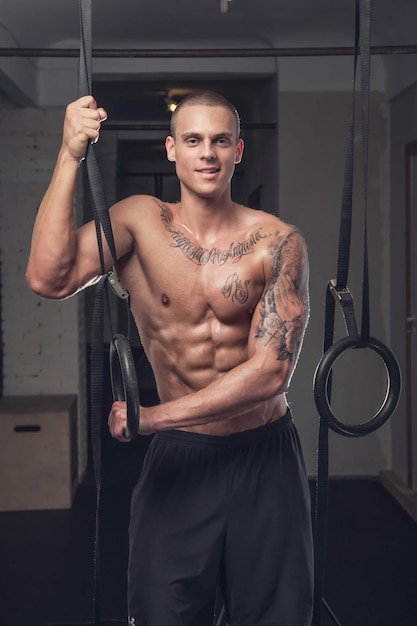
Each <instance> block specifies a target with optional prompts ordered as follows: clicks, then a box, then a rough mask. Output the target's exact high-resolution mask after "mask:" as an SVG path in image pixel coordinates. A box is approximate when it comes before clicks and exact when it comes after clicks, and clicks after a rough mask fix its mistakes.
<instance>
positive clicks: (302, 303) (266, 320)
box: [255, 230, 308, 361]
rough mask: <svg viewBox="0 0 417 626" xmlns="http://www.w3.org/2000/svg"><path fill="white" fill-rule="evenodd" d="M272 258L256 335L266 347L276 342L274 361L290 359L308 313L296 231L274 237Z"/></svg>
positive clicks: (300, 246) (297, 347) (301, 258)
mask: <svg viewBox="0 0 417 626" xmlns="http://www.w3.org/2000/svg"><path fill="white" fill-rule="evenodd" d="M271 252H272V254H274V260H273V265H272V270H271V276H270V278H269V280H268V284H267V286H266V289H265V292H264V294H263V296H262V299H261V302H260V305H261V308H260V313H261V320H260V322H259V324H258V328H257V332H256V335H255V337H256V338H258V339H263V338H264V339H265V344H264V345H265V346H267V345H269V344H270V343H271V342H274V343H275V344H276V349H277V360H278V361H286V360H288V359H292V358H293V357H294V356H295V355H296V354H297V353H298V349H299V346H300V343H301V340H302V336H303V332H304V326H305V323H306V320H307V315H308V294H307V286H306V272H305V271H304V264H303V248H302V243H301V240H300V235H299V233H298V231H296V230H295V231H292V232H291V233H290V234H289V235H288V236H286V237H285V238H279V237H277V243H276V244H274V245H273V246H272V247H271Z"/></svg>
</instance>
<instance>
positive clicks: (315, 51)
mask: <svg viewBox="0 0 417 626" xmlns="http://www.w3.org/2000/svg"><path fill="white" fill-rule="evenodd" d="M353 53H354V49H353V47H327V48H218V49H203V48H201V49H200V48H195V49H190V50H187V49H162V50H156V49H137V48H136V49H135V48H133V49H120V50H116V49H113V48H97V49H95V50H93V52H92V54H93V57H95V58H103V59H104V58H106V59H110V58H114V59H122V58H123V59H124V58H131V59H134V58H136V59H138V58H140V59H143V58H145V59H166V58H177V59H179V58H233V57H235V58H243V57H246V58H256V57H259V58H261V57H320V56H321V57H324V56H352V55H353ZM79 54H80V52H79V50H78V49H76V48H0V57H33V58H73V57H74V58H75V57H79ZM371 54H373V55H403V54H417V45H397V46H372V47H371Z"/></svg>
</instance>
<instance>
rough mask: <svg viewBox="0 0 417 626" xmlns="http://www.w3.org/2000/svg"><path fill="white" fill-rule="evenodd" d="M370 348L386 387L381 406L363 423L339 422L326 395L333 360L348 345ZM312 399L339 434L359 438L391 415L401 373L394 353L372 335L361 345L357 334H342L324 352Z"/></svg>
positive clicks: (315, 376) (322, 415)
mask: <svg viewBox="0 0 417 626" xmlns="http://www.w3.org/2000/svg"><path fill="white" fill-rule="evenodd" d="M355 347H356V348H359V347H361V348H371V350H374V351H375V352H376V353H377V354H379V356H380V357H381V359H382V360H383V361H384V364H385V367H386V370H387V377H388V386H387V392H386V396H385V399H384V402H383V403H382V405H381V407H380V408H379V410H378V411H377V413H376V414H375V415H374V416H373V417H372V418H371V419H370V420H368V421H367V422H364V423H362V424H344V423H343V422H341V421H340V420H339V419H337V417H336V416H335V414H334V413H333V410H332V408H331V406H330V402H329V396H328V381H329V375H330V371H331V369H332V367H333V365H334V363H335V361H336V359H337V358H338V357H339V356H340V355H341V354H342V353H343V352H345V351H346V350H348V349H349V348H355ZM313 386H314V400H315V403H316V407H317V410H318V412H319V414H320V416H321V417H324V419H325V420H326V421H327V423H328V425H329V427H330V428H331V429H332V430H333V431H334V432H336V433H338V434H339V435H344V436H346V437H361V436H363V435H367V434H369V433H372V432H374V431H375V430H377V429H378V428H380V427H381V426H382V425H383V424H385V422H386V421H387V420H388V419H389V418H390V417H391V415H392V414H393V412H394V410H395V408H396V406H397V404H398V400H399V397H400V393H401V372H400V368H399V365H398V361H397V359H396V358H395V356H394V354H393V352H391V350H390V349H389V348H388V347H387V346H386V345H385V344H383V343H382V342H381V341H379V340H378V339H375V337H369V339H368V341H367V342H366V343H365V344H364V342H363V340H362V339H361V337H360V335H355V336H348V337H343V338H342V339H340V340H339V341H337V342H336V343H334V344H333V345H332V346H330V348H329V349H328V350H327V351H326V352H325V353H324V355H323V357H322V358H321V361H320V362H319V364H318V366H317V369H316V372H315V374H314V383H313Z"/></svg>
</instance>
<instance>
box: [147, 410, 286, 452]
mask: <svg viewBox="0 0 417 626" xmlns="http://www.w3.org/2000/svg"><path fill="white" fill-rule="evenodd" d="M293 424H294V422H293V419H292V415H291V411H290V409H287V412H286V413H285V415H283V416H282V417H280V418H278V419H277V420H275V421H274V422H270V423H268V424H264V425H263V426H258V427H257V428H252V429H250V430H244V431H242V432H239V433H233V434H231V435H226V436H218V435H203V434H201V433H194V432H189V431H186V430H163V431H159V432H157V433H156V434H155V438H156V439H158V440H160V441H176V442H177V443H183V444H187V443H190V444H193V445H201V446H217V447H220V448H229V447H230V448H234V447H242V446H245V445H252V444H254V443H256V442H258V441H262V440H265V439H269V438H270V437H271V436H272V435H274V434H276V433H281V432H285V431H286V430H289V429H290V428H291V427H292V426H293Z"/></svg>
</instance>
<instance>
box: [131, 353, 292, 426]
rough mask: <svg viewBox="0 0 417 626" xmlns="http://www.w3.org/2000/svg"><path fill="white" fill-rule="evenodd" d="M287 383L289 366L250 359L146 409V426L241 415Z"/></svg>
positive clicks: (178, 423)
mask: <svg viewBox="0 0 417 626" xmlns="http://www.w3.org/2000/svg"><path fill="white" fill-rule="evenodd" d="M287 383H288V369H287V367H283V368H282V371H276V370H275V371H266V370H262V368H261V367H256V366H255V365H254V364H253V363H252V362H250V361H247V362H246V363H242V364H241V365H238V366H237V367H235V368H234V369H233V370H231V371H230V372H227V373H226V374H224V375H223V376H221V377H220V378H218V379H217V380H215V381H213V382H212V383H210V385H208V386H207V387H206V388H205V389H202V390H200V391H197V392H195V393H191V394H188V395H185V396H182V397H181V398H178V399H177V400H172V401H169V402H166V403H162V404H160V405H158V406H155V407H151V408H147V409H144V412H143V417H144V423H143V427H144V428H147V427H149V429H150V430H170V429H172V428H186V427H187V426H197V425H201V424H208V423H211V422H216V421H221V420H226V419H232V418H234V417H239V416H241V415H244V414H245V413H248V412H250V411H252V410H254V409H256V407H258V406H259V405H261V404H262V403H263V402H265V401H267V400H269V399H270V398H271V397H273V396H275V395H277V394H279V393H283V392H284V391H286V388H287Z"/></svg>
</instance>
